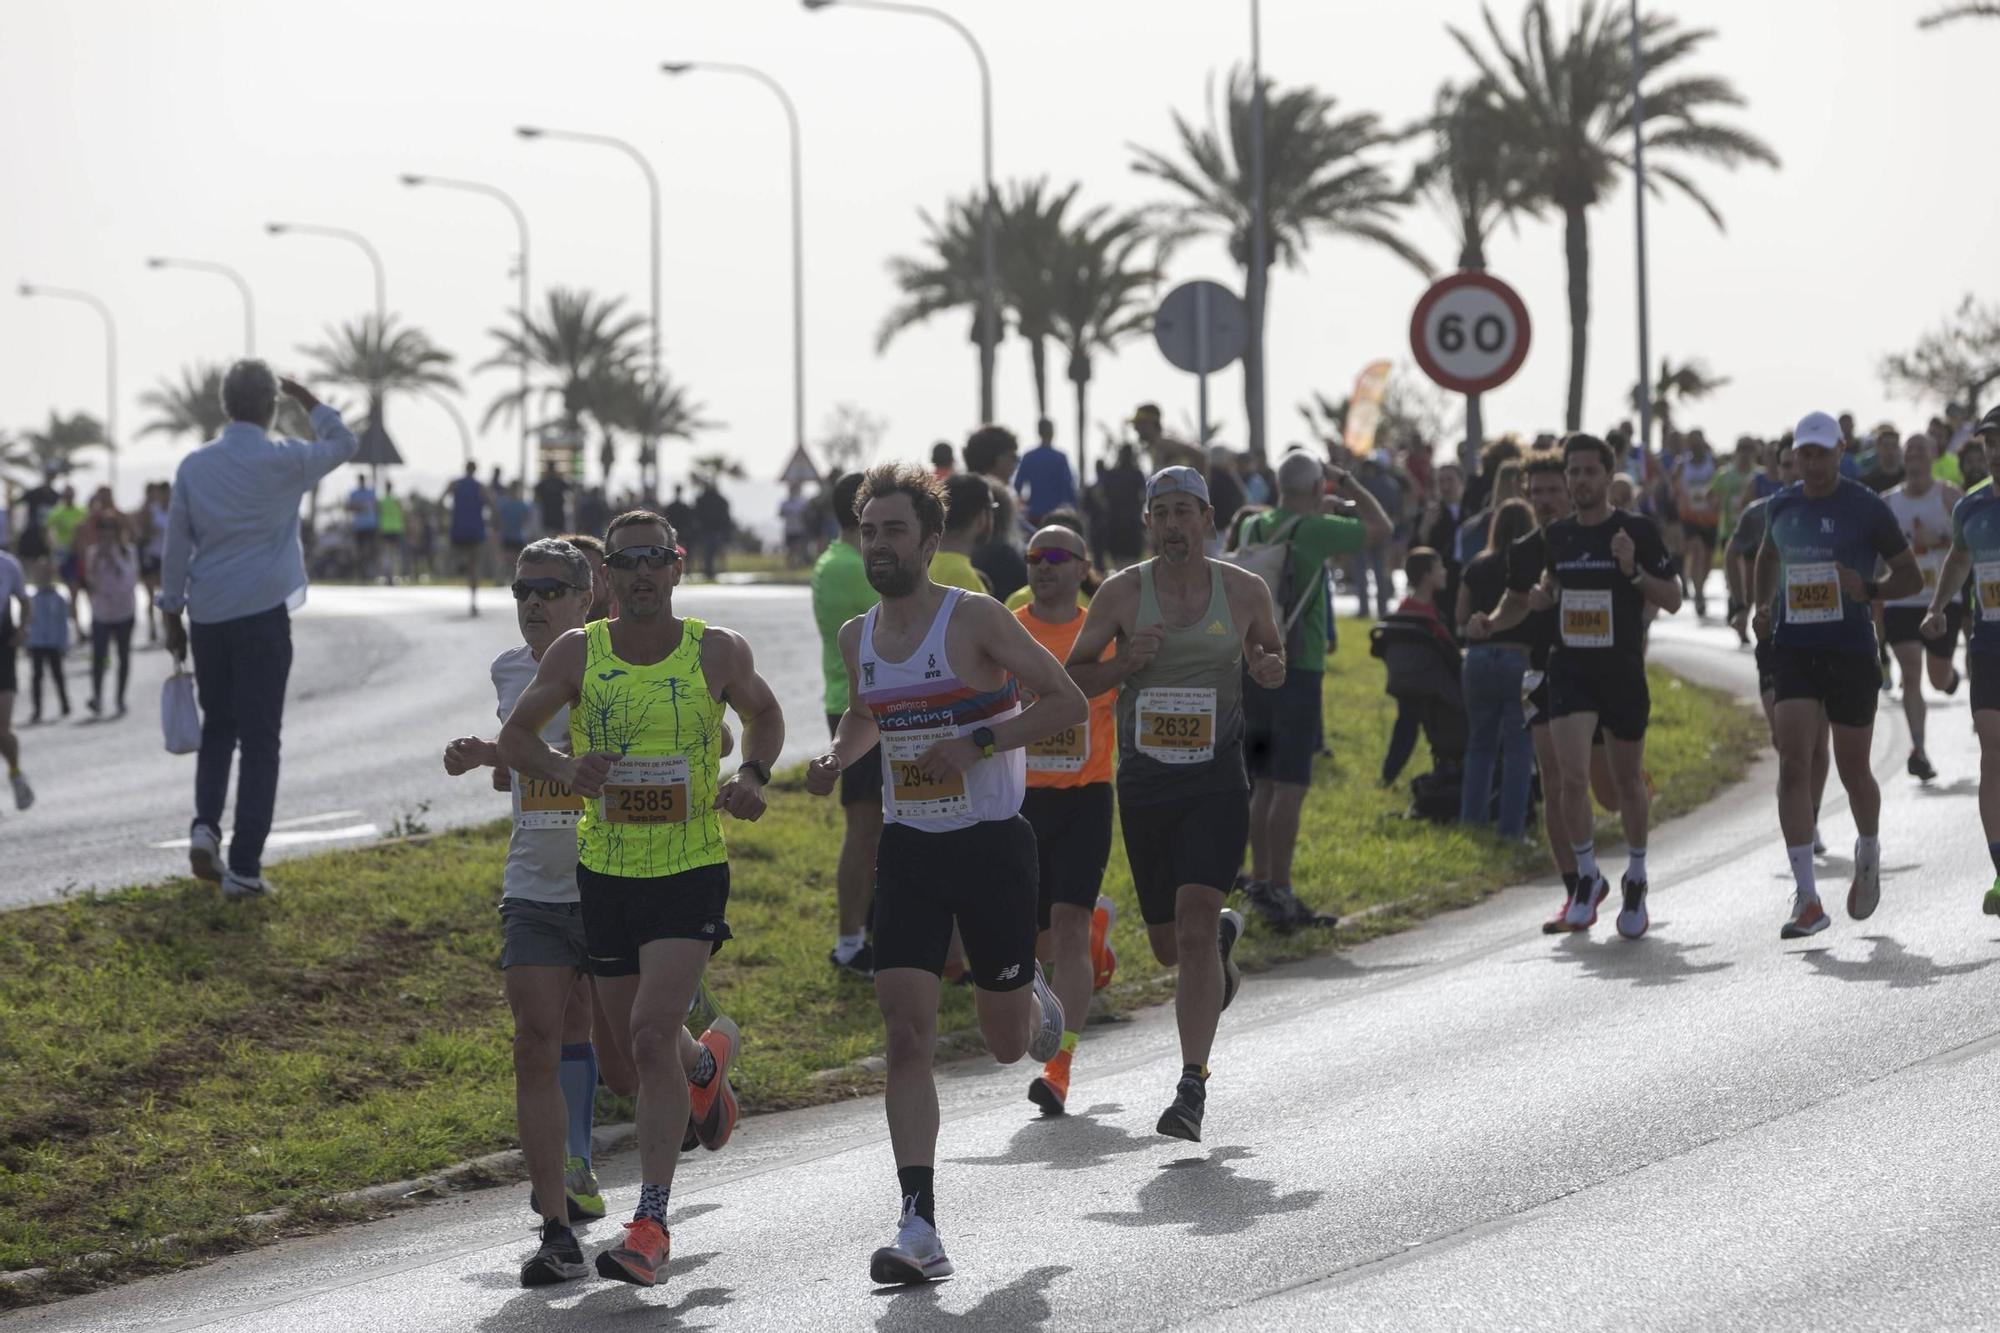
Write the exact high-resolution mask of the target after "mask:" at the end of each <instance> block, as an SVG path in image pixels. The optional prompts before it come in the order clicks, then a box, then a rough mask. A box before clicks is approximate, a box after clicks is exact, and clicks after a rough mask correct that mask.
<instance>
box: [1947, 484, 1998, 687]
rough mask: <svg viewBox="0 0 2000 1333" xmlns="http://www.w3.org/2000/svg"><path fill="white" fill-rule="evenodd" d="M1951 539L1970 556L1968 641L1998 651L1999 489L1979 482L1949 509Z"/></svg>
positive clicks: (1977, 648)
mask: <svg viewBox="0 0 2000 1333" xmlns="http://www.w3.org/2000/svg"><path fill="white" fill-rule="evenodd" d="M1951 539H1952V543H1953V545H1955V546H1957V547H1958V548H1959V549H1961V550H1963V551H1964V552H1965V553H1966V554H1967V555H1969V556H1971V557H1972V591H1973V598H1972V634H1971V636H1970V638H1969V640H1968V642H1969V643H1970V645H1971V647H1972V650H1973V651H1974V652H1977V653H2000V490H1995V489H1994V488H1993V487H1992V486H1987V485H1982V486H1980V487H1978V488H1977V489H1976V490H1973V491H1972V492H1970V493H1969V494H1967V495H1966V497H1965V498H1964V499H1963V500H1960V501H1959V502H1958V507H1957V508H1955V509H1953V510H1952V511H1951ZM1982 571H1984V573H1985V575H1986V577H1985V578H1982V577H1980V575H1981V572H1982Z"/></svg>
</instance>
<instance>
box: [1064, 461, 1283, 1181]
mask: <svg viewBox="0 0 2000 1333" xmlns="http://www.w3.org/2000/svg"><path fill="white" fill-rule="evenodd" d="M1146 527H1147V529H1148V531H1149V532H1150V533H1151V535H1152V541H1153V548H1154V550H1155V551H1156V552H1157V554H1156V555H1155V556H1154V557H1153V558H1152V559H1151V560H1147V561H1145V562H1143V563H1142V564H1140V565H1138V566H1136V567H1134V568H1130V569H1125V570H1122V571H1120V572H1119V573H1117V574H1115V575H1113V576H1112V577H1111V578H1110V579H1109V580H1108V581H1106V583H1105V585H1104V587H1103V588H1101V589H1099V590H1098V593H1097V596H1095V597H1093V598H1091V600H1090V613H1089V615H1088V616H1087V617H1086V618H1085V620H1084V625H1083V630H1082V632H1081V633H1080V634H1078V636H1077V641H1076V646H1075V647H1074V648H1073V649H1071V650H1070V656H1069V674H1070V676H1071V677H1072V678H1073V679H1074V680H1075V681H1076V682H1077V684H1078V685H1079V686H1081V687H1082V688H1083V691H1084V692H1085V693H1086V694H1090V695H1093V696H1095V695H1097V694H1101V693H1103V692H1104V691H1105V690H1106V689H1109V688H1110V687H1111V686H1113V685H1116V686H1118V687H1119V692H1118V807H1119V823H1120V824H1121V825H1122V827H1123V831H1124V835H1125V855H1126V859H1127V860H1129V861H1130V862H1131V865H1132V886H1133V889H1134V890H1135V892H1136V893H1137V895H1138V898H1139V914H1140V916H1141V917H1143V918H1144V919H1145V922H1146V933H1147V937H1148V939H1149V941H1150V943H1151V944H1152V946H1153V956H1154V957H1155V958H1157V959H1159V960H1160V962H1161V963H1162V964H1163V965H1165V966H1168V967H1172V966H1174V965H1175V964H1176V963H1178V964H1179V965H1180V976H1179V978H1178V980H1177V982H1176V985H1175V990H1174V1010H1175V1015H1176V1018H1177V1019H1178V1022H1179V1026H1180V1043H1181V1061H1182V1064H1181V1074H1180V1081H1179V1083H1178V1084H1177V1085H1176V1087H1175V1089H1174V1100H1173V1102H1172V1104H1171V1105H1169V1106H1168V1107H1167V1109H1166V1111H1165V1113H1164V1114H1162V1115H1161V1116H1160V1121H1159V1126H1158V1130H1159V1132H1160V1133H1162V1134H1166V1135H1170V1136H1172V1137H1174V1138H1179V1139H1188V1140H1191V1141H1193V1142H1200V1140H1201V1122H1202V1115H1203V1112H1204V1109H1205V1106H1206V1103H1207V1097H1208V1057H1209V1052H1210V1050H1211V1048H1212V1047H1213V1046H1214V1044H1215V1028H1216V1022H1217V1020H1218V1019H1219V1018H1220V1017H1221V1014H1222V1011H1223V1010H1224V1009H1226V1008H1228V1007H1229V1004H1230V1001H1232V1000H1234V999H1235V998H1236V988H1237V984H1238V982H1239V980H1240V977H1239V975H1238V973H1237V970H1236V964H1235V963H1234V962H1232V961H1231V959H1230V956H1229V955H1230V952H1231V951H1232V950H1233V949H1234V948H1235V947H1236V941H1237V939H1238V938H1239V937H1240V936H1241V935H1242V933H1243V918H1242V917H1241V916H1239V915H1238V914H1237V913H1236V912H1234V911H1232V910H1226V909H1225V908H1224V907H1223V905H1222V904H1223V895H1224V894H1225V893H1226V892H1227V891H1228V888H1229V886H1230V884H1231V883H1232V882H1233V881H1234V880H1235V878H1236V872H1237V871H1238V869H1240V868H1241V866H1242V862H1243V852H1244V848H1245V845H1246V844H1247V843H1248V842H1249V839H1250V795H1249V786H1250V783H1249V777H1248V775H1247V773H1246V771H1245V768H1244V761H1243V682H1244V679H1245V677H1246V674H1247V676H1248V679H1249V680H1250V681H1252V682H1253V683H1254V684H1257V685H1259V686H1261V687H1263V688H1264V689H1277V688H1278V687H1279V686H1281V685H1283V684H1284V682H1285V656H1284V636H1283V635H1282V634H1281V633H1280V631H1279V629H1278V623H1277V616H1276V614H1275V612H1274V610H1273V608H1272V603H1271V590H1270V588H1269V586H1267V585H1266V584H1265V582H1264V580H1262V579H1260V578H1258V577H1257V576H1256V575H1255V574H1252V573H1250V572H1249V571H1248V570H1243V569H1238V568H1237V567H1236V566H1234V565H1231V564H1227V563H1225V562H1223V561H1219V560H1210V559H1209V558H1208V557H1207V556H1206V555H1204V554H1203V550H1202V548H1203V544H1204V543H1205V542H1206V541H1207V539H1208V535H1209V533H1210V532H1211V531H1213V530H1214V516H1213V514H1212V512H1211V511H1210V508H1209V502H1208V483H1207V482H1206V481H1204V480H1203V479H1202V475H1201V473H1199V472H1197V471H1195V470H1194V469H1193V468H1188V467H1168V468H1163V469H1161V470H1160V471H1158V472H1156V473H1154V474H1153V477H1152V480H1151V481H1149V482H1147V484H1146ZM1114 639H1115V640H1117V641H1118V654H1117V656H1116V657H1113V658H1111V659H1109V660H1108V661H1100V660H1099V659H1100V658H1101V657H1103V654H1104V650H1105V649H1106V648H1108V647H1110V646H1111V644H1112V642H1113V640H1114ZM1246 668H1247V671H1246Z"/></svg>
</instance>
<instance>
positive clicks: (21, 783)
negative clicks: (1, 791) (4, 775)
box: [13, 773, 35, 810]
mask: <svg viewBox="0 0 2000 1333" xmlns="http://www.w3.org/2000/svg"><path fill="white" fill-rule="evenodd" d="M13 782H14V808H15V809H16V810H26V809H27V808H28V807H29V806H31V805H33V804H34V803H35V789H34V788H33V787H30V786H29V785H28V775H27V774H26V773H16V774H15V775H14V779H13Z"/></svg>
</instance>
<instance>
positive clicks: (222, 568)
mask: <svg viewBox="0 0 2000 1333" xmlns="http://www.w3.org/2000/svg"><path fill="white" fill-rule="evenodd" d="M280 389H282V390H283V391H284V393H285V395H286V396H287V397H289V398H290V399H292V401H293V402H296V403H297V404H298V405H299V406H300V407H302V408H304V409H305V410H306V412H307V413H308V414H309V415H310V417H311V419H312V425H313V433H314V435H315V436H316V437H317V438H315V439H313V440H310V441H306V440H289V439H276V440H274V439H272V438H271V434H270V430H271V424H272V422H274V421H275V420H276V419H277V415H278V393H279V390H280ZM222 407H223V411H224V412H226V413H227V414H228V416H229V425H227V426H225V427H224V428H223V431H222V434H221V435H220V436H219V437H218V438H216V439H214V440H211V441H209V442H208V443H207V444H205V445H203V446H202V447H201V448H199V449H197V450H195V451H194V452H193V453H191V454H189V455H188V456H187V457H186V458H183V459H182V460H181V465H180V467H179V469H178V470H176V472H175V473H174V490H173V501H172V503H171V504H170V506H169V507H168V510H167V544H166V556H165V563H164V567H163V569H162V570H161V575H160V595H159V598H158V603H159V608H160V610H161V611H162V612H164V613H165V619H166V631H167V651H168V652H170V653H172V654H173V655H174V657H175V658H177V659H178V658H181V657H184V656H185V655H186V653H187V650H188V647H189V645H190V643H191V644H192V645H193V647H194V678H195V692H196V695H197V697H198V698H199V699H200V701H201V712H202V719H201V750H200V752H199V754H198V755H197V756H196V759H195V772H194V812H195V813H194V824H193V827H192V828H191V829H190V830H189V833H188V861H189V864H190V865H191V867H192V868H193V870H194V873H195V875H196V876H197V877H198V878H201V879H206V880H212V881H219V882H220V883H221V885H222V893H223V896H224V897H226V898H232V899H234V898H250V897H260V896H262V895H263V894H266V893H268V892H270V886H269V885H268V884H266V883H265V882H264V877H263V857H264V840H265V839H266V838H267V837H269V836H270V832H271V814H272V811H273V809H274V808H275V806H276V805H277V798H278V734H279V731H280V728H281V726H282V724H283V721H284V712H285V682H286V679H287V678H288V677H289V676H290V674H291V669H292V620H291V613H292V612H293V611H295V610H297V609H298V608H299V607H300V606H302V605H304V604H305V600H306V562H305V553H304V551H303V550H301V549H300V546H299V501H300V500H302V499H303V498H304V497H305V496H306V495H307V493H309V492H310V491H311V490H312V489H313V488H314V487H315V486H317V485H318V484H319V482H320V479H321V478H323V477H325V476H326V475H327V474H328V473H330V472H332V471H333V470H334V469H336V468H338V467H339V466H340V465H341V464H342V463H345V462H347V460H348V459H350V458H352V457H354V453H355V450H356V449H358V448H359V447H360V444H359V441H357V440H356V439H355V438H354V432H353V431H350V430H349V429H348V428H347V427H346V426H345V425H343V424H341V420H340V414H339V413H338V412H336V411H334V410H333V409H332V408H330V407H327V406H326V405H325V404H323V403H321V402H320V401H319V399H317V398H315V397H313V395H312V393H311V392H310V391H309V390H307V389H306V387H305V386H304V385H302V384H299V383H297V382H296V381H294V380H289V379H280V378H278V377H277V376H276V375H274V374H273V373H272V371H271V368H270V366H268V365H266V364H265V363H264V362H262V361H238V362H237V363H236V364H235V365H233V366H231V367H230V368H229V373H228V375H227V376H225V377H224V379H223V381H222ZM183 611H185V612H186V613H187V617H188V619H189V620H190V621H192V622H193V623H192V625H191V626H188V627H183V626H182V624H181V614H182V612H183ZM239 748H240V749H241V750H242V753H243V763H242V772H241V775H240V777H239V778H238V780H237V786H236V827H235V831H234V833H233V834H232V836H231V839H230V844H229V862H228V865H227V867H226V868H225V867H224V866H223V865H222V857H221V839H222V807H223V803H224V801H225V800H226V799H227V798H228V795H229V768H230V763H231V761H232V759H233V758H234V757H235V754H236V751H237V750H238V749H239Z"/></svg>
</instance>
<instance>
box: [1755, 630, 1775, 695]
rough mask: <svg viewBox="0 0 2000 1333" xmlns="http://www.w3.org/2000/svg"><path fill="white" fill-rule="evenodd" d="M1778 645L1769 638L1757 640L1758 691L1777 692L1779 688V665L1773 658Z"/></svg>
mask: <svg viewBox="0 0 2000 1333" xmlns="http://www.w3.org/2000/svg"><path fill="white" fill-rule="evenodd" d="M1776 651H1777V646H1776V645H1775V644H1773V643H1772V642H1771V641H1770V640H1769V639H1760V640H1758V642H1757V693H1759V694H1775V693H1777V690H1778V666H1777V662H1776V661H1775V660H1774V658H1773V656H1772V655H1773V654H1774V653H1775V652H1776Z"/></svg>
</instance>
